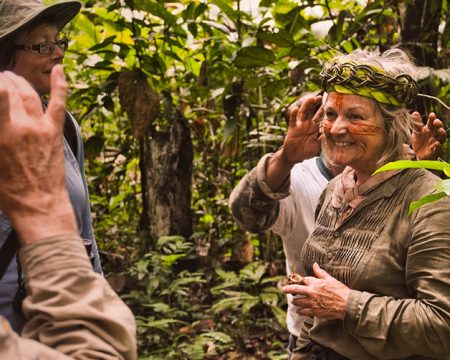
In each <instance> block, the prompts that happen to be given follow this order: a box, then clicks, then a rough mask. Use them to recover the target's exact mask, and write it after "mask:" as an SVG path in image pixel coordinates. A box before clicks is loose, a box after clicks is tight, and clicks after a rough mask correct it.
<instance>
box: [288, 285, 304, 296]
mask: <svg viewBox="0 0 450 360" xmlns="http://www.w3.org/2000/svg"><path fill="white" fill-rule="evenodd" d="M281 291H282V292H283V293H285V294H292V295H306V296H308V293H309V291H308V288H307V287H306V286H304V285H286V286H283V287H282V288H281Z"/></svg>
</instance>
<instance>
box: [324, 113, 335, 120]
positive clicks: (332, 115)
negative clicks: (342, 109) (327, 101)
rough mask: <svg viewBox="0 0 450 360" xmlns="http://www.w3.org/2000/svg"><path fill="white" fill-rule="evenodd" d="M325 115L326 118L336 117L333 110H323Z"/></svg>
mask: <svg viewBox="0 0 450 360" xmlns="http://www.w3.org/2000/svg"><path fill="white" fill-rule="evenodd" d="M325 116H326V117H327V118H328V119H333V118H335V117H336V114H335V113H334V112H333V111H326V112H325Z"/></svg>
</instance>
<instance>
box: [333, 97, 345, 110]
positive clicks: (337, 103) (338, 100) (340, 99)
mask: <svg viewBox="0 0 450 360" xmlns="http://www.w3.org/2000/svg"><path fill="white" fill-rule="evenodd" d="M334 99H335V100H334V101H335V103H334V104H335V106H336V107H337V108H338V109H340V108H341V107H342V103H343V101H344V97H343V95H342V94H338V93H336V94H335V96H334Z"/></svg>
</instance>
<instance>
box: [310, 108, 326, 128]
mask: <svg viewBox="0 0 450 360" xmlns="http://www.w3.org/2000/svg"><path fill="white" fill-rule="evenodd" d="M323 115H324V108H323V105H321V106H320V108H319V110H317V111H316V113H315V114H314V117H313V119H312V121H313V123H314V124H320V123H321V122H322V119H323Z"/></svg>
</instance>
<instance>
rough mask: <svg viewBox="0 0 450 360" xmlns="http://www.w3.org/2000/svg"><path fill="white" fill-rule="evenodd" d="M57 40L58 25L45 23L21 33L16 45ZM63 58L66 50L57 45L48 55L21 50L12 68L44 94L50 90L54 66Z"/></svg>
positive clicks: (38, 91) (39, 92)
mask: <svg viewBox="0 0 450 360" xmlns="http://www.w3.org/2000/svg"><path fill="white" fill-rule="evenodd" d="M57 40H59V38H58V29H57V27H56V26H55V25H53V24H49V23H43V24H40V25H38V26H37V27H35V28H34V29H33V30H31V31H30V32H26V33H22V34H20V35H19V36H18V38H17V43H16V45H37V44H40V43H41V42H44V41H57ZM63 58H64V51H63V50H61V49H60V48H59V47H57V46H56V47H55V51H54V52H53V54H47V55H44V54H39V53H37V52H34V51H33V52H31V51H24V50H20V51H18V52H17V57H16V61H15V64H14V66H13V68H12V69H11V70H12V71H13V72H14V73H16V74H17V75H20V76H23V77H24V78H25V79H26V80H28V82H29V83H30V84H31V85H32V86H33V88H34V89H35V90H36V91H37V93H38V94H39V95H41V96H42V95H45V94H48V93H49V92H50V72H51V70H52V68H53V66H55V65H56V64H60V63H61V62H62V60H63Z"/></svg>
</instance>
